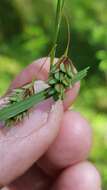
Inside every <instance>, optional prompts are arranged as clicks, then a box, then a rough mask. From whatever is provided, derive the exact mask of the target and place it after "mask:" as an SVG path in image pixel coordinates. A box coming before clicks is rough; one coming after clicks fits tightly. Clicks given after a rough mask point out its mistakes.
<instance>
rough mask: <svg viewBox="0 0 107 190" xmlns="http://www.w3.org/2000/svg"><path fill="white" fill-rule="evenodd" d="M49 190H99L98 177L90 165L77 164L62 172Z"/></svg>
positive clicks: (99, 180)
mask: <svg viewBox="0 0 107 190" xmlns="http://www.w3.org/2000/svg"><path fill="white" fill-rule="evenodd" d="M51 190H101V179H100V175H99V173H98V171H97V170H96V168H95V167H94V166H93V165H92V164H91V163H89V162H83V163H79V164H77V165H74V166H73V167H69V168H67V169H66V170H65V171H63V172H62V174H61V175H60V176H59V178H58V179H57V180H56V183H55V184H54V187H53V188H52V189H51Z"/></svg>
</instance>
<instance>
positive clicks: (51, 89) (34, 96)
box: [0, 0, 89, 126]
mask: <svg viewBox="0 0 107 190" xmlns="http://www.w3.org/2000/svg"><path fill="white" fill-rule="evenodd" d="M63 7H64V0H58V2H57V10H56V19H55V32H54V39H53V45H52V51H51V53H50V72H49V77H48V80H47V81H46V83H47V88H46V89H44V90H41V91H40V92H37V93H35V91H34V83H33V82H32V83H30V84H27V85H25V86H23V87H21V88H18V89H14V90H13V91H12V92H11V93H10V94H9V96H8V102H7V104H5V106H3V107H1V108H0V121H1V122H5V124H6V126H12V125H11V122H12V123H13V122H14V123H18V122H21V121H22V120H23V118H24V116H26V115H27V113H29V109H30V108H32V107H33V106H34V105H36V104H38V103H40V102H42V101H44V100H46V99H48V98H50V97H53V99H54V100H55V101H57V100H58V99H61V100H63V99H64V96H65V92H66V90H67V89H69V88H70V87H72V86H73V85H74V84H75V83H76V82H78V81H80V80H81V79H83V78H84V77H85V76H86V75H87V71H88V69H89V68H85V69H84V70H82V71H79V72H77V73H74V69H73V65H72V61H71V60H70V58H69V57H68V50H69V41H70V38H69V34H70V32H69V31H70V30H69V25H68V44H67V48H66V50H65V52H64V54H63V55H62V56H61V57H60V58H59V59H58V60H57V62H56V63H55V55H56V50H57V39H58V34H59V30H60V25H61V20H62V15H63Z"/></svg>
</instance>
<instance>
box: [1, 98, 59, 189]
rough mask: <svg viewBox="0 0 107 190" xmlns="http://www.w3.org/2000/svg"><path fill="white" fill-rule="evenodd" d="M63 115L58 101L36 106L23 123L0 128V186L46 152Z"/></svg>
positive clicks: (55, 134) (21, 172)
mask: <svg viewBox="0 0 107 190" xmlns="http://www.w3.org/2000/svg"><path fill="white" fill-rule="evenodd" d="M45 103H46V106H47V102H45ZM44 105H45V104H44ZM48 107H49V102H48ZM46 110H48V111H46ZM62 116H63V105H62V102H61V101H60V100H59V101H58V102H56V103H54V104H53V105H52V106H51V109H50V108H49V109H45V110H43V106H38V108H37V109H35V110H34V111H33V112H32V113H31V114H30V115H29V118H28V117H26V118H25V119H24V121H23V123H20V124H19V125H17V126H14V127H12V128H9V129H8V130H7V129H6V128H2V129H1V130H0V163H2V164H1V165H0V185H1V186H4V185H7V184H9V183H10V182H12V181H13V180H15V179H16V178H17V177H19V176H20V175H22V174H23V173H24V172H26V171H27V170H28V169H29V168H30V167H31V166H32V165H33V164H34V163H35V162H36V161H37V160H38V159H39V158H40V157H41V156H42V155H43V154H44V153H45V152H46V151H47V149H48V147H49V146H50V145H51V143H52V142H53V141H54V139H55V138H56V136H57V134H58V131H59V128H60V121H61V119H62ZM10 171H11V172H10Z"/></svg>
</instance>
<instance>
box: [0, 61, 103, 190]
mask: <svg viewBox="0 0 107 190" xmlns="http://www.w3.org/2000/svg"><path fill="white" fill-rule="evenodd" d="M43 62H44V59H40V60H38V61H36V62H34V63H33V64H31V65H29V66H28V67H27V68H26V69H25V70H24V71H23V72H22V73H21V74H20V75H19V76H18V77H16V79H15V80H14V81H13V83H12V85H11V88H17V87H20V86H22V85H24V84H26V83H28V82H31V81H32V79H34V77H36V78H37V79H42V80H46V79H47V77H48V72H49V60H48V59H47V61H46V64H45V65H44V66H43V68H42V70H41V71H40V68H41V65H42V64H43ZM39 71H40V72H39ZM79 86H80V84H79V83H77V84H75V85H74V86H73V87H72V89H70V90H69V91H68V92H67V93H66V97H65V100H64V102H63V103H62V102H61V101H58V102H56V103H54V102H53V101H52V100H48V101H45V102H43V103H41V104H39V105H38V106H36V108H35V109H34V110H33V112H32V114H30V115H29V117H26V118H25V119H24V121H23V122H22V123H20V124H19V125H17V126H14V127H11V128H9V129H7V128H1V130H0V185H1V187H3V186H5V188H3V189H5V190H101V180H100V175H99V173H98V171H97V170H96V168H95V167H94V166H93V165H92V164H91V163H89V162H88V161H85V160H86V159H87V157H88V154H89V151H90V148H91V140H92V137H91V136H92V134H91V129H90V126H89V124H88V122H87V121H86V120H85V119H84V118H83V117H82V116H81V115H80V114H79V113H77V112H74V111H68V110H67V108H68V107H69V106H70V105H71V104H72V103H73V101H74V100H75V98H76V97H77V95H78V92H79ZM52 105H53V106H52Z"/></svg>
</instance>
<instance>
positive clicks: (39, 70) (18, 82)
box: [11, 58, 80, 109]
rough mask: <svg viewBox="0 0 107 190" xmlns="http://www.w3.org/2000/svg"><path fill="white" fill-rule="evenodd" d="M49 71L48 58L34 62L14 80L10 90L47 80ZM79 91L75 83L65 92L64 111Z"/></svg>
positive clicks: (77, 84) (78, 83) (78, 84)
mask: <svg viewBox="0 0 107 190" xmlns="http://www.w3.org/2000/svg"><path fill="white" fill-rule="evenodd" d="M56 61H57V59H56V60H55V62H56ZM49 70H50V59H49V58H42V59H39V60H37V61H34V62H33V63H32V64H31V65H29V66H28V67H27V68H26V69H25V70H23V71H22V72H21V74H20V75H18V76H17V77H16V79H15V80H14V81H13V83H12V85H11V88H13V87H14V88H18V87H20V86H22V85H24V84H26V83H29V82H31V81H32V79H41V80H47V78H48V73H49ZM74 70H75V69H74ZM79 89H80V82H77V83H76V84H75V85H74V86H73V87H72V88H71V89H69V90H68V91H67V93H66V96H65V99H64V108H65V109H67V108H68V107H69V106H70V105H71V104H72V103H73V102H74V100H75V99H76V97H77V95H78V92H79Z"/></svg>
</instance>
